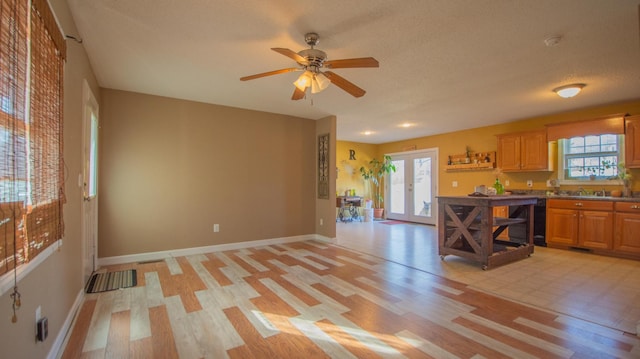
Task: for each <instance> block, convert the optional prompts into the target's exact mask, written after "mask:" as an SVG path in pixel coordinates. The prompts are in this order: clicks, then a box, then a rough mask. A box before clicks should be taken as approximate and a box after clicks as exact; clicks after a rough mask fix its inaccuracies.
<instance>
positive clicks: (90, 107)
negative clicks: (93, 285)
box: [81, 81, 99, 283]
mask: <svg viewBox="0 0 640 359" xmlns="http://www.w3.org/2000/svg"><path fill="white" fill-rule="evenodd" d="M83 87H84V88H83V91H84V95H83V98H84V101H83V103H84V111H83V131H84V134H83V145H84V151H83V173H82V176H81V180H82V183H81V185H82V191H83V202H82V211H83V216H82V229H83V247H84V248H83V253H84V260H83V262H84V281H85V283H86V281H87V280H88V279H89V277H90V276H91V273H93V271H94V270H96V269H97V268H96V265H97V263H96V261H97V258H98V129H99V122H98V103H97V101H96V99H95V97H94V96H93V93H92V92H91V89H90V88H89V85H88V84H87V82H86V81H85V82H84V86H83Z"/></svg>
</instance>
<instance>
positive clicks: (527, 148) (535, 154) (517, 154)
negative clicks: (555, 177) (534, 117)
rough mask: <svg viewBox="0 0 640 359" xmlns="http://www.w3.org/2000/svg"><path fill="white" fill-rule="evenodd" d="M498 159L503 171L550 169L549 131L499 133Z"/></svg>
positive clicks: (499, 166)
mask: <svg viewBox="0 0 640 359" xmlns="http://www.w3.org/2000/svg"><path fill="white" fill-rule="evenodd" d="M497 137H498V151H497V161H498V168H500V169H502V171H503V172H525V171H549V170H552V168H550V167H551V166H550V163H549V144H548V143H547V131H546V130H537V131H527V132H517V133H508V134H502V135H498V136H497Z"/></svg>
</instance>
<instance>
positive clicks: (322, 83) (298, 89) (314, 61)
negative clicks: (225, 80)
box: [240, 32, 379, 100]
mask: <svg viewBox="0 0 640 359" xmlns="http://www.w3.org/2000/svg"><path fill="white" fill-rule="evenodd" d="M304 41H305V42H306V43H307V45H309V46H310V47H311V48H310V49H305V50H302V51H299V52H294V51H293V50H289V49H285V48H281V47H274V48H271V50H273V51H275V52H277V53H279V54H282V55H284V56H287V57H289V58H291V59H293V60H295V61H296V62H297V63H298V65H299V67H289V68H286V69H281V70H275V71H269V72H263V73H260V74H255V75H251V76H245V77H241V78H240V81H248V80H253V79H257V78H260V77H266V76H271V75H279V74H284V73H287V72H294V71H303V73H302V75H300V77H299V78H298V79H297V80H296V81H295V82H294V83H293V84H294V85H295V89H294V91H293V96H291V99H292V100H300V99H303V98H304V96H305V92H306V89H307V88H311V93H318V92H320V91H322V90H324V89H326V88H327V87H328V86H329V84H331V83H333V84H334V85H336V86H338V87H339V88H341V89H343V90H344V91H346V92H348V93H349V94H351V95H352V96H354V97H362V96H364V94H365V93H366V91H365V90H363V89H361V88H360V87H358V86H356V85H355V84H353V83H352V82H350V81H348V80H347V79H345V78H344V77H342V76H339V75H337V74H336V73H334V72H332V71H322V69H323V68H326V69H342V68H357V67H378V66H379V64H378V60H376V59H374V58H373V57H361V58H355V59H341V60H327V54H326V53H325V52H324V51H322V50H318V49H315V48H314V46H316V45H318V43H319V42H320V37H319V36H318V34H316V33H315V32H310V33H307V34H305V35H304Z"/></svg>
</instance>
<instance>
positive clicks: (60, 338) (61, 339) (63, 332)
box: [47, 288, 84, 359]
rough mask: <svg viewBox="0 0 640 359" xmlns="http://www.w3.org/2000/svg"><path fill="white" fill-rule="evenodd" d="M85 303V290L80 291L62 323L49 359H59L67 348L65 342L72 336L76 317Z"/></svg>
mask: <svg viewBox="0 0 640 359" xmlns="http://www.w3.org/2000/svg"><path fill="white" fill-rule="evenodd" d="M83 301H84V288H81V289H80V292H79V293H78V295H77V296H76V300H75V301H74V302H73V305H72V306H71V309H70V310H69V313H67V318H66V319H65V320H64V323H62V327H61V328H60V331H59V332H58V335H57V336H56V340H55V341H54V342H53V346H51V350H49V354H47V359H55V358H59V357H60V356H61V355H62V351H63V349H64V348H65V345H64V344H65V342H66V339H67V335H68V334H71V328H72V324H73V321H74V319H75V317H76V313H78V310H80V306H81V305H82V303H83Z"/></svg>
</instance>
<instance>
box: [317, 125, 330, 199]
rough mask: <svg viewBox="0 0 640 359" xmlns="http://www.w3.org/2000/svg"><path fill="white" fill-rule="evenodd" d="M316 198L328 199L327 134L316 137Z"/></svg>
mask: <svg viewBox="0 0 640 359" xmlns="http://www.w3.org/2000/svg"><path fill="white" fill-rule="evenodd" d="M318 198H319V199H329V134H328V133H327V134H324V135H319V136H318Z"/></svg>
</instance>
